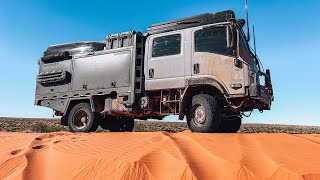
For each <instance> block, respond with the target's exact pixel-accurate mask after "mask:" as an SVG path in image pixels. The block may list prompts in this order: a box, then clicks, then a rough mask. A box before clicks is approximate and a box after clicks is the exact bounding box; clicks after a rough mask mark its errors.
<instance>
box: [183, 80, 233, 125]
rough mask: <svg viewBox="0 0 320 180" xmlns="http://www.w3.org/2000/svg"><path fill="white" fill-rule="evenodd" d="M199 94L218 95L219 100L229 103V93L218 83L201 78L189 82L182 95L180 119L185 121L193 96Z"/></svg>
mask: <svg viewBox="0 0 320 180" xmlns="http://www.w3.org/2000/svg"><path fill="white" fill-rule="evenodd" d="M197 94H208V95H218V96H219V98H221V99H224V100H225V101H227V99H228V97H229V92H228V91H227V90H226V88H225V87H224V86H223V85H222V84H220V83H219V82H218V81H216V80H214V79H211V78H200V79H194V80H189V81H188V85H187V87H186V88H185V90H184V92H183V94H182V95H181V96H182V97H181V101H180V113H179V119H180V120H183V118H184V116H185V114H186V109H187V108H188V104H190V103H191V99H192V97H193V96H195V95H197Z"/></svg>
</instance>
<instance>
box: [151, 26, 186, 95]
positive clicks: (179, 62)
mask: <svg viewBox="0 0 320 180" xmlns="http://www.w3.org/2000/svg"><path fill="white" fill-rule="evenodd" d="M184 40H185V34H184V32H183V31H175V32H168V33H162V34H156V35H152V36H149V37H148V39H147V43H146V49H147V52H146V55H145V56H146V57H145V59H146V62H145V79H146V87H145V88H146V90H160V89H174V88H183V87H185V68H184V67H185V59H184V54H185V52H184V50H185V48H184Z"/></svg>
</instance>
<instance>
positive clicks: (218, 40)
mask: <svg viewBox="0 0 320 180" xmlns="http://www.w3.org/2000/svg"><path fill="white" fill-rule="evenodd" d="M195 51H196V52H209V53H217V54H223V55H229V56H231V55H233V51H232V50H230V49H229V48H227V33H226V28H224V27H216V28H209V29H203V30H199V31H196V32H195Z"/></svg>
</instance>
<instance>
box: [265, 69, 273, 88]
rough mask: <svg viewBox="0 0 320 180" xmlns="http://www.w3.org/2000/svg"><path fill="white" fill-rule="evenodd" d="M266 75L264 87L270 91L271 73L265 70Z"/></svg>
mask: <svg viewBox="0 0 320 180" xmlns="http://www.w3.org/2000/svg"><path fill="white" fill-rule="evenodd" d="M266 74H267V75H266V77H265V82H266V86H267V87H268V88H271V89H272V82H271V73H270V70H269V69H267V70H266Z"/></svg>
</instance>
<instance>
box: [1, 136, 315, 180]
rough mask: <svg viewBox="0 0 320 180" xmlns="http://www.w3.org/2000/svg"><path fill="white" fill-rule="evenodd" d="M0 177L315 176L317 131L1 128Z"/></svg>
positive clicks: (303, 177) (307, 177) (242, 177)
mask: <svg viewBox="0 0 320 180" xmlns="http://www.w3.org/2000/svg"><path fill="white" fill-rule="evenodd" d="M0 145H1V146H0V179H223V180H225V179H320V135H315V134H314V135H312V134H309V135H301V134H300V135H299V134H266V133H260V134H199V133H191V132H190V131H188V130H187V131H184V132H181V133H169V132H133V133H89V134H85V133H75V134H72V133H69V132H54V133H16V132H0Z"/></svg>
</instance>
